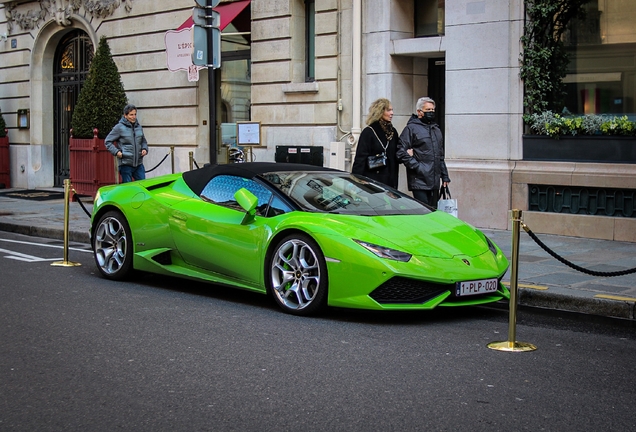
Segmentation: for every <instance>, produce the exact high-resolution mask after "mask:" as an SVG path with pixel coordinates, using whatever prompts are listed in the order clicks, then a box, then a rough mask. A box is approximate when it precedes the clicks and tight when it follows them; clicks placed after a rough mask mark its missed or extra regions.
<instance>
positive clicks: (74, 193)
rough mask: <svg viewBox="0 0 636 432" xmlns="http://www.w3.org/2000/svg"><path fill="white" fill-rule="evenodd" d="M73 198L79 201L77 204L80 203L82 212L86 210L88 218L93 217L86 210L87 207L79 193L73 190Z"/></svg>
mask: <svg viewBox="0 0 636 432" xmlns="http://www.w3.org/2000/svg"><path fill="white" fill-rule="evenodd" d="M73 197H74V198H75V199H77V202H78V203H79V205H80V207H81V208H82V210H84V213H86V215H87V216H88V217H91V214H90V212H89V211H88V210H86V207H85V206H84V203H83V202H82V200H81V199H80V197H79V195H78V194H77V192H75V189H73Z"/></svg>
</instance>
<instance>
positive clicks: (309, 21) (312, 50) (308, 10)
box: [305, 0, 316, 82]
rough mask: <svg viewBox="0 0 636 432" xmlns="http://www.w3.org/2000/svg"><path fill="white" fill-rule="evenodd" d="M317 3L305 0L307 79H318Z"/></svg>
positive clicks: (308, 80) (307, 80)
mask: <svg viewBox="0 0 636 432" xmlns="http://www.w3.org/2000/svg"><path fill="white" fill-rule="evenodd" d="M315 69H316V5H315V3H314V0H305V81H306V82H311V81H315V79H316V71H315Z"/></svg>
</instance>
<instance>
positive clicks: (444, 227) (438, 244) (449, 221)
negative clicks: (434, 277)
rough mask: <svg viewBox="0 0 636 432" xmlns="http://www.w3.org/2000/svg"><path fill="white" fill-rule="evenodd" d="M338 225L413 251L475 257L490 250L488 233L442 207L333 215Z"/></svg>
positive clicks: (354, 234)
mask: <svg viewBox="0 0 636 432" xmlns="http://www.w3.org/2000/svg"><path fill="white" fill-rule="evenodd" d="M331 217H332V218H333V221H334V222H341V223H336V224H334V225H335V226H343V225H344V226H346V232H340V234H342V235H348V236H351V237H352V238H354V239H356V240H362V241H366V242H369V243H374V244H377V245H379V246H384V247H390V248H393V249H396V250H400V251H402V252H407V253H409V254H412V255H418V256H428V257H436V258H452V257H454V256H458V255H463V256H470V257H475V256H478V255H481V254H483V253H484V252H487V251H488V243H487V242H486V239H485V236H484V235H483V234H482V233H481V232H479V231H478V230H477V229H475V228H474V227H473V226H471V225H469V224H467V223H466V222H463V221H461V220H460V219H457V218H455V217H453V216H450V215H448V214H446V213H444V212H441V211H435V212H432V213H430V214H427V215H392V216H348V215H332V216H331Z"/></svg>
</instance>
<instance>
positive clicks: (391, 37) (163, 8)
mask: <svg viewBox="0 0 636 432" xmlns="http://www.w3.org/2000/svg"><path fill="white" fill-rule="evenodd" d="M193 6H195V2H194V1H192V0H188V1H185V0H177V1H172V2H168V1H150V0H123V1H122V0H101V1H100V0H97V1H90V2H89V1H82V0H67V1H49V0H41V1H21V0H13V1H3V0H0V36H1V37H2V38H1V40H0V109H1V110H2V114H3V116H4V118H5V121H6V123H7V125H8V126H9V137H10V143H11V146H10V159H11V180H12V182H11V183H12V186H13V187H18V188H31V189H32V188H38V187H51V186H59V185H60V184H61V181H62V180H63V178H65V177H68V168H67V166H68V163H67V161H66V160H65V158H66V157H68V156H67V154H68V138H69V135H68V125H69V124H70V123H69V122H70V120H69V119H70V115H72V110H73V107H74V105H73V104H74V101H75V100H76V96H77V93H78V92H79V89H80V88H81V81H82V79H83V77H84V76H85V74H86V71H87V68H88V64H89V63H90V58H91V49H92V48H93V47H96V46H97V43H98V40H99V38H100V37H101V36H105V37H106V38H107V39H108V42H109V46H110V48H111V52H112V54H113V58H114V60H115V62H116V63H117V65H118V68H119V71H120V74H121V78H122V82H123V84H124V88H125V90H126V93H127V96H128V99H129V101H130V102H131V103H134V104H135V105H136V106H137V107H138V108H139V113H138V118H139V120H140V122H141V123H142V125H143V126H144V130H145V133H146V135H147V138H148V141H149V144H150V149H151V152H150V154H149V156H148V157H147V160H146V162H145V164H146V167H147V168H151V167H155V166H156V165H157V164H159V162H160V161H161V160H162V159H163V158H164V157H165V155H166V154H168V152H170V151H171V149H174V153H173V154H174V160H175V170H176V171H185V170H187V169H189V155H190V153H192V154H193V158H194V160H195V161H196V162H197V164H198V165H202V164H203V163H206V162H208V161H210V160H212V159H216V160H218V161H219V162H221V163H222V162H224V161H226V160H227V153H228V148H230V147H233V146H236V145H237V144H239V145H240V144H242V142H241V137H240V136H237V131H239V130H240V128H239V127H237V125H241V124H243V123H245V122H247V123H248V124H251V123H253V124H256V125H257V127H258V129H257V130H258V136H257V141H258V142H257V144H259V145H258V146H250V147H249V152H248V156H249V157H250V158H252V159H254V160H259V161H275V160H277V159H279V158H281V157H283V156H284V155H285V154H287V155H297V153H294V152H301V153H302V152H304V151H306V150H307V148H312V149H313V150H319V149H320V150H321V151H320V152H315V153H314V152H313V150H312V153H311V154H312V155H318V156H317V157H318V158H320V160H319V162H320V163H322V164H324V165H330V166H334V167H338V168H344V169H349V168H350V160H351V156H352V154H354V153H355V143H356V140H357V137H358V136H359V134H360V131H361V129H362V128H363V127H364V126H365V122H364V120H365V117H366V111H367V108H368V107H369V105H370V104H371V102H372V101H374V100H375V99H377V98H379V97H386V98H388V99H389V100H391V102H392V104H393V107H394V112H395V114H394V118H393V123H394V125H395V127H396V128H397V129H398V131H401V129H402V128H403V127H404V125H405V124H406V121H407V120H408V118H409V116H410V115H411V114H412V113H413V112H414V111H415V103H416V101H417V99H418V98H419V97H421V96H430V97H433V99H435V100H436V101H437V102H438V105H437V112H438V122H439V123H440V125H441V126H442V128H443V132H444V136H445V148H446V162H447V165H448V168H449V171H450V176H451V180H452V183H451V190H452V193H453V196H454V197H456V198H458V200H459V208H460V209H459V213H460V217H461V218H462V219H464V220H466V221H468V222H470V223H472V224H473V225H476V226H478V227H482V228H499V229H505V228H507V227H508V226H509V218H510V216H509V210H510V209H512V208H518V209H521V210H524V219H525V221H526V223H528V225H529V226H531V228H532V229H533V230H534V231H536V232H546V233H556V234H565V235H575V236H582V237H592V238H606V239H616V240H627V241H636V229H635V228H636V223H635V222H636V218H634V217H633V216H631V217H625V216H624V215H617V214H615V213H611V214H609V215H607V214H604V215H599V214H591V215H590V214H571V213H569V214H568V213H557V212H545V211H538V210H533V209H532V208H531V195H532V191H533V190H535V189H536V187H537V185H545V186H546V187H553V186H558V187H561V188H563V187H566V188H567V187H587V188H595V190H596V189H600V190H605V189H607V190H610V191H615V190H617V189H621V190H628V191H629V190H632V197H633V190H636V168H635V167H636V165H633V164H616V163H611V164H607V163H600V164H599V163H575V162H567V161H562V162H540V161H529V160H524V159H523V135H524V132H526V131H525V130H524V124H523V120H522V115H523V110H524V108H523V82H522V81H521V80H520V78H519V58H520V54H521V43H520V38H521V36H522V35H523V29H524V21H525V13H524V11H525V9H524V1H523V0H509V1H505V2H502V1H499V0H482V1H475V0H453V1H444V0H251V1H250V0H240V1H232V2H227V1H222V2H221V3H220V4H219V5H218V6H217V10H220V11H221V12H220V13H221V17H222V18H221V21H222V22H221V27H223V29H222V35H221V40H222V49H221V51H222V53H221V67H220V68H219V69H216V70H214V71H212V70H207V69H199V68H196V67H192V68H188V67H186V68H180V67H176V68H175V67H173V66H170V65H169V55H171V54H174V50H175V45H170V42H169V41H170V38H171V37H172V36H174V35H175V34H176V33H177V32H188V31H190V27H189V25H190V24H191V16H192V13H193V11H192V9H193ZM635 9H636V4H634V2H631V1H623V0H592V1H591V2H590V4H589V5H588V18H589V17H591V20H589V21H586V22H585V23H581V25H580V26H579V27H580V29H581V31H580V32H578V33H576V34H574V33H573V34H571V35H569V37H570V38H571V43H570V47H571V51H572V55H573V61H572V64H571V71H570V73H569V74H568V76H567V77H566V79H565V82H566V83H567V84H568V86H569V87H568V91H569V93H568V94H569V96H568V97H569V99H568V101H569V105H568V108H569V109H570V111H571V112H572V113H592V112H597V113H602V112H612V113H620V114H623V113H624V114H629V115H633V113H634V106H633V105H634V96H635V92H636V90H635V87H636V81H635V78H634V77H635V72H636V48H635V46H636V32H635V31H634V30H633V28H632V26H631V24H630V23H631V22H633V18H634V17H636V10H635ZM3 12H4V13H3ZM189 20H190V21H189ZM181 36H185V34H181ZM176 49H179V47H177V48H176ZM189 49H191V47H190V48H189ZM169 51H172V52H171V53H169ZM208 72H210V73H213V74H214V75H213V76H212V77H210V76H208ZM197 78H198V79H197ZM211 85H212V87H214V88H213V91H212V93H210V91H209V88H210V86H211ZM210 106H212V107H213V110H212V113H213V115H212V117H215V125H214V126H215V127H213V128H212V131H213V132H212V133H213V135H212V139H211V137H210V124H209V119H210V118H211V116H210V110H209V107H210ZM25 121H26V122H27V123H24V122H25ZM239 135H240V133H239ZM244 148H245V147H244ZM315 161H316V160H315V157H314V158H313V159H312V162H315ZM65 169H66V171H65ZM402 169H403V168H402ZM168 172H171V166H170V164H169V163H162V164H159V165H158V167H157V168H156V169H155V170H154V171H152V173H149V177H151V176H154V175H160V174H165V173H168ZM400 189H401V190H404V191H406V182H405V174H404V172H403V171H402V175H401V179H400ZM559 190H560V189H559ZM623 213H625V214H629V215H631V213H630V212H626V211H624V212H623Z"/></svg>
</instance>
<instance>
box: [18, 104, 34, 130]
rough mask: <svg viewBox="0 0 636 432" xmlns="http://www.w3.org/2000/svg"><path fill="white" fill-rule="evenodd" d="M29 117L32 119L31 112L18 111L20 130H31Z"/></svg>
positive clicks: (26, 110)
mask: <svg viewBox="0 0 636 432" xmlns="http://www.w3.org/2000/svg"><path fill="white" fill-rule="evenodd" d="M29 117H31V111H30V110H28V109H19V110H18V129H28V128H29Z"/></svg>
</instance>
